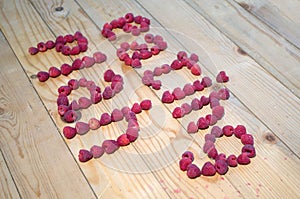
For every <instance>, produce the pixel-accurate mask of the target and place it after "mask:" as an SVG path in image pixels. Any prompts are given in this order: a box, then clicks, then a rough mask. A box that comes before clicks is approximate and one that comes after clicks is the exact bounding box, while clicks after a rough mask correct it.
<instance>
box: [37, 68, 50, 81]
mask: <svg viewBox="0 0 300 199" xmlns="http://www.w3.org/2000/svg"><path fill="white" fill-rule="evenodd" d="M36 76H37V78H38V79H39V81H40V82H45V81H47V80H48V79H49V73H48V72H46V71H40V72H38V73H37V75H36Z"/></svg>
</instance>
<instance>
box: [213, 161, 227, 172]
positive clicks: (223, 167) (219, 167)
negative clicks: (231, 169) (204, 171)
mask: <svg viewBox="0 0 300 199" xmlns="http://www.w3.org/2000/svg"><path fill="white" fill-rule="evenodd" d="M215 168H216V171H217V173H219V174H220V175H224V174H225V173H226V172H227V171H228V164H227V163H226V160H217V161H216V162H215Z"/></svg>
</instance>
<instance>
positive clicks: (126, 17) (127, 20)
mask: <svg viewBox="0 0 300 199" xmlns="http://www.w3.org/2000/svg"><path fill="white" fill-rule="evenodd" d="M124 18H125V19H126V22H127V23H132V22H133V21H134V16H133V14H132V13H127V14H126V15H125V16H124Z"/></svg>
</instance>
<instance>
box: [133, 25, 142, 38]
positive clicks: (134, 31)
mask: <svg viewBox="0 0 300 199" xmlns="http://www.w3.org/2000/svg"><path fill="white" fill-rule="evenodd" d="M140 33H141V29H139V28H138V27H136V26H133V27H132V28H131V34H132V35H133V36H139V35H140Z"/></svg>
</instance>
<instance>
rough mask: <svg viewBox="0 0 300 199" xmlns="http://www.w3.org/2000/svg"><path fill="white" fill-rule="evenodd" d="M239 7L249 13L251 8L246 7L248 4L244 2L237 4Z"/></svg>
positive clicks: (249, 6)
mask: <svg viewBox="0 0 300 199" xmlns="http://www.w3.org/2000/svg"><path fill="white" fill-rule="evenodd" d="M239 5H240V6H241V7H242V8H244V9H245V10H247V11H250V10H251V9H252V6H251V5H248V4H247V3H245V2H241V3H239Z"/></svg>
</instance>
